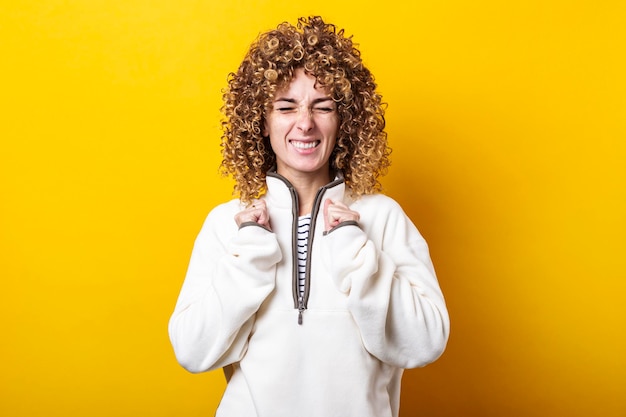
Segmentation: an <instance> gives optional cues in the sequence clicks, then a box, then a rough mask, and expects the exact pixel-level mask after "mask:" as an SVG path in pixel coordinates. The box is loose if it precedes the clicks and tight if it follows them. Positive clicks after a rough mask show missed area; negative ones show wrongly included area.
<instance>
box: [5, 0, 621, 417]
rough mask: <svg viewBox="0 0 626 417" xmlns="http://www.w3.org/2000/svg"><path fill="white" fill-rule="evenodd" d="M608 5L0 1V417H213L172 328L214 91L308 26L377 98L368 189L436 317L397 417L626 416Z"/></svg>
mask: <svg viewBox="0 0 626 417" xmlns="http://www.w3.org/2000/svg"><path fill="white" fill-rule="evenodd" d="M624 4H625V3H624V2H623V1H618V0H615V1H601V0H600V1H597V0H596V1H591V0H588V1H576V0H571V1H565V0H563V1H555V0H552V1H550V0H547V1H546V0H529V1H524V2H506V1H485V0H473V1H460V0H456V1H455V0H449V1H445V0H444V1H434V0H431V1H416V2H412V1H392V0H388V1H384V2H369V3H368V2H363V1H343V2H339V1H335V0H332V1H329V0H320V1H317V2H309V3H302V2H294V1H258V0H257V1H252V0H249V1H233V0H230V1H216V0H215V1H208V0H205V1H202V0H163V1H148V0H106V1H105V0H82V1H81V0H65V1H61V0H49V1H3V2H2V5H0V59H1V64H0V97H1V99H2V102H1V104H0V107H1V110H0V140H1V142H0V143H1V148H0V274H1V283H2V288H1V290H0V317H1V320H2V321H1V323H2V327H1V328H0V334H1V343H0V358H1V359H0V360H1V361H2V368H1V371H0V415H3V416H11V417H21V416H24V417H26V416H29V417H32V416H94V417H96V416H211V415H213V413H214V410H215V408H216V406H217V403H218V401H219V398H220V396H221V392H222V389H223V387H224V381H223V377H222V375H221V373H220V372H212V373H207V374H201V375H192V374H189V373H187V372H186V371H184V370H183V369H182V368H180V367H179V366H178V364H177V363H176V362H175V359H174V356H173V353H172V351H171V348H170V345H169V341H168V337H167V329H166V327H167V320H168V318H169V315H170V313H171V311H172V309H173V307H174V303H175V301H176V297H177V295H178V291H179V288H180V285H181V284H182V280H183V277H184V274H185V270H186V267H187V261H188V258H189V254H190V251H191V247H192V244H193V240H194V238H195V235H196V233H197V232H198V230H199V228H200V225H201V223H202V221H203V219H204V216H205V215H206V213H207V212H208V211H209V210H210V209H211V207H213V206H214V205H216V204H218V203H219V202H222V201H225V200H227V199H229V198H230V195H231V186H232V184H231V183H230V181H229V180H224V179H221V178H220V177H219V176H218V174H217V167H218V164H219V160H220V154H219V146H218V143H219V135H220V131H219V124H218V122H219V119H220V115H219V107H220V105H221V94H220V89H221V88H222V87H224V85H225V81H226V75H227V73H228V72H229V71H232V70H235V69H236V67H237V65H238V63H239V62H240V60H241V58H242V56H243V53H244V52H245V50H246V48H247V46H248V45H249V43H250V42H251V41H252V39H253V38H254V37H256V35H257V34H258V33H259V32H260V31H264V30H266V29H270V28H273V27H275V26H276V24H278V23H279V22H281V21H284V20H288V21H290V22H294V21H295V19H296V18H297V17H298V16H301V15H309V14H321V15H323V16H325V17H326V19H327V20H328V21H331V22H335V23H336V24H337V25H339V26H340V27H345V28H346V30H347V32H348V33H349V34H353V35H354V39H355V41H356V42H357V43H358V44H360V47H361V50H362V53H363V57H364V60H365V62H366V64H367V65H368V66H369V67H370V69H371V70H372V71H373V72H374V74H375V75H376V77H377V80H378V83H379V86H380V91H381V93H382V94H383V97H384V98H385V100H386V101H387V102H388V103H389V109H388V115H387V122H388V132H389V138H390V142H391V145H392V147H393V149H394V152H393V165H392V167H391V170H390V174H389V175H388V176H387V177H386V179H385V181H384V185H385V186H386V189H387V193H388V194H389V195H391V196H392V197H394V198H395V199H397V200H398V201H399V202H400V203H401V204H402V205H403V207H404V208H405V210H406V211H407V213H408V214H409V215H410V216H411V218H412V219H413V220H414V222H415V223H416V225H417V226H418V227H419V228H420V230H421V231H422V233H423V234H424V236H425V237H426V238H427V240H428V241H429V243H430V246H431V251H432V257H433V260H434V262H435V265H436V267H437V271H438V275H439V278H440V282H441V286H442V288H443V290H444V292H445V294H446V298H447V302H448V305H449V310H450V315H451V318H452V335H451V339H450V343H449V347H448V349H447V351H446V353H445V354H444V356H443V357H442V358H441V359H440V360H439V361H438V362H436V363H435V364H433V365H431V366H428V367H426V368H424V369H420V370H411V371H408V372H407V373H406V374H405V379H404V390H403V396H402V412H401V414H402V416H405V417H408V416H417V415H423V416H446V417H447V416H528V417H530V416H533V417H535V416H546V417H547V416H556V415H563V416H581V417H582V416H585V417H587V416H592V415H597V416H604V417H612V416H614V417H618V416H624V415H626V336H625V330H626V320H625V319H626V307H625V306H626V302H625V301H624V297H625V295H626V294H625V292H626V291H625V286H626V284H625V278H626V265H625V263H626V261H625V260H626V253H625V252H626V245H625V236H626V224H625V214H626V181H625V180H626V168H625V167H626V145H625V139H626V99H625V97H626V81H625V77H624V74H626V65H625V59H624V53H625V48H626V29H625V26H626V25H625V24H624V22H625V21H626V13H625V9H624ZM304 377H306V376H304ZM331 378H332V377H329V379H331ZM294 383H296V381H294Z"/></svg>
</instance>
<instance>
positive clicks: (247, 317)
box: [168, 210, 282, 372]
mask: <svg viewBox="0 0 626 417" xmlns="http://www.w3.org/2000/svg"><path fill="white" fill-rule="evenodd" d="M214 211H215V210H214ZM224 219H225V216H216V215H215V214H214V212H213V213H211V214H209V216H208V217H207V220H206V221H205V223H204V225H203V227H202V229H201V231H200V233H199V235H198V237H197V238H196V241H195V244H194V248H193V251H192V255H191V260H190V262H189V267H188V270H187V275H186V277H185V281H184V283H183V286H182V289H181V292H180V295H179V297H178V301H177V303H176V307H175V309H174V313H173V314H172V316H171V318H170V321H169V328H168V330H169V336H170V341H171V343H172V346H173V348H174V353H175V354H176V358H177V360H178V362H179V363H180V364H181V365H182V366H183V367H184V368H185V369H187V370H189V371H190V372H203V371H207V370H212V369H217V368H220V367H223V366H226V365H229V364H231V363H233V362H237V361H239V360H241V359H242V357H243V355H244V354H245V352H246V349H247V341H248V335H249V333H250V330H251V329H252V325H253V323H254V316H255V313H256V312H257V310H258V309H259V306H260V305H261V303H262V302H263V301H264V300H265V298H266V297H267V296H268V294H270V293H271V292H272V290H273V289H274V286H275V275H276V274H275V273H276V264H277V263H278V262H279V261H280V260H281V258H282V255H281V251H280V247H279V245H278V241H277V239H276V235H275V234H274V233H272V232H270V231H268V230H267V229H265V228H263V227H257V226H246V227H242V228H241V229H239V230H236V225H234V220H232V219H230V221H231V222H232V224H233V225H234V229H228V228H225V227H224V223H225V220H224ZM227 224H230V223H227ZM225 230H228V231H229V232H228V233H225V232H224V231H225ZM220 231H221V232H220ZM222 234H228V235H230V236H231V237H230V238H225V237H224V236H221V235H222ZM224 239H227V240H226V241H225V240H224Z"/></svg>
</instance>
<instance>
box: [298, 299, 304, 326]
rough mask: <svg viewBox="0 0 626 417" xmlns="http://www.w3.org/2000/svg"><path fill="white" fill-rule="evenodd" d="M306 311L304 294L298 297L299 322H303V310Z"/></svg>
mask: <svg viewBox="0 0 626 417" xmlns="http://www.w3.org/2000/svg"><path fill="white" fill-rule="evenodd" d="M303 311H304V299H303V298H302V296H300V297H299V298H298V324H302V312H303Z"/></svg>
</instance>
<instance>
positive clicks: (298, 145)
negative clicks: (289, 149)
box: [291, 141, 318, 149]
mask: <svg viewBox="0 0 626 417" xmlns="http://www.w3.org/2000/svg"><path fill="white" fill-rule="evenodd" d="M291 144H292V145H293V146H294V147H296V148H298V149H311V148H315V147H316V146H317V144H318V141H313V142H296V141H292V142H291Z"/></svg>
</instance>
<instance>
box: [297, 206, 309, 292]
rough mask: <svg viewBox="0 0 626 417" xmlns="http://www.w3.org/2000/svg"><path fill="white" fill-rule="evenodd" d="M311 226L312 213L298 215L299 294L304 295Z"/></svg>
mask: <svg viewBox="0 0 626 417" xmlns="http://www.w3.org/2000/svg"><path fill="white" fill-rule="evenodd" d="M310 228H311V215H310V214H309V215H306V216H300V217H298V296H304V280H305V279H304V277H305V271H306V256H307V249H308V248H307V242H308V239H309V229H310Z"/></svg>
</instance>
